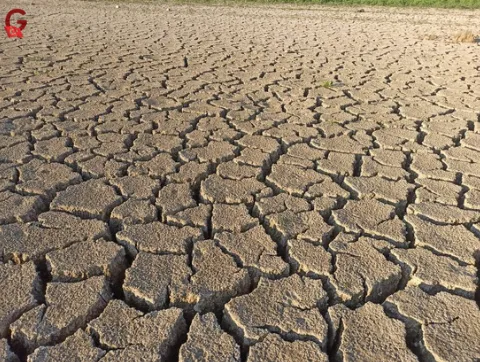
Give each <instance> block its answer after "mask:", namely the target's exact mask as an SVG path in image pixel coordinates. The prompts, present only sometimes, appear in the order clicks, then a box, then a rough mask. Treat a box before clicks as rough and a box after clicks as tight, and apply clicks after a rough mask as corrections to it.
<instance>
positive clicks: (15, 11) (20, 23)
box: [5, 9, 27, 30]
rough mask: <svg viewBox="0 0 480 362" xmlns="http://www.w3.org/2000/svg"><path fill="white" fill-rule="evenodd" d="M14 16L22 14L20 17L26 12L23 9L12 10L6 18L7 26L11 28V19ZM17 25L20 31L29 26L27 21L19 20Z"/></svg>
mask: <svg viewBox="0 0 480 362" xmlns="http://www.w3.org/2000/svg"><path fill="white" fill-rule="evenodd" d="M13 14H20V15H25V11H23V10H22V9H12V10H10V11H9V12H8V14H7V17H6V18H5V26H11V25H10V18H11V17H12V15H13ZM17 24H18V25H20V26H19V29H20V30H23V29H25V27H26V26H27V21H26V20H17Z"/></svg>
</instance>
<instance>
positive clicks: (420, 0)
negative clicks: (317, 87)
mask: <svg viewBox="0 0 480 362" xmlns="http://www.w3.org/2000/svg"><path fill="white" fill-rule="evenodd" d="M107 1H112V2H149V3H155V2H157V3H189V2H191V3H203V4H216V5H222V4H225V5H228V4H231V5H234V4H298V5H348V6H352V5H353V6H362V5H364V6H367V5H371V6H394V7H434V8H459V9H480V0H107Z"/></svg>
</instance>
